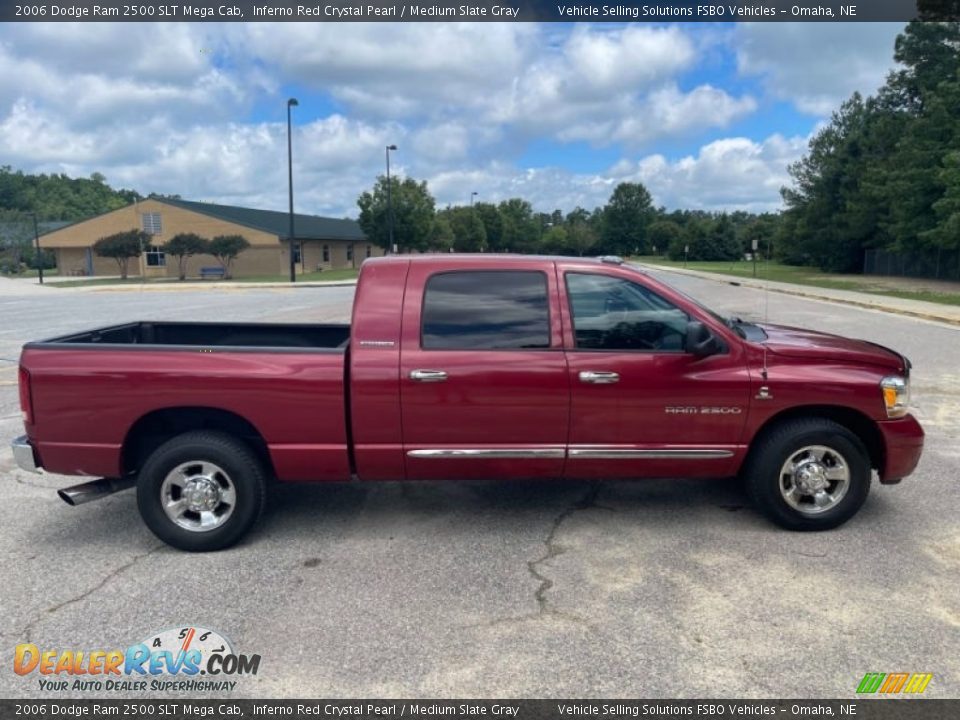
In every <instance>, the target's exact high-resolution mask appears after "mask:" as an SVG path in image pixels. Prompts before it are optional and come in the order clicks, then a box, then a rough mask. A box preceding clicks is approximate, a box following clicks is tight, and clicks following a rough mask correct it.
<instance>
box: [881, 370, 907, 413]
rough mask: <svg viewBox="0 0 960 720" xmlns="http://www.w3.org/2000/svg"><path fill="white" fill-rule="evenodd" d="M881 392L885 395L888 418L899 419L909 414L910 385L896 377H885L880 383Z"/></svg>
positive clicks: (884, 400)
mask: <svg viewBox="0 0 960 720" xmlns="http://www.w3.org/2000/svg"><path fill="white" fill-rule="evenodd" d="M880 391H881V392H882V393H883V404H884V407H886V409H887V417H891V418H898V417H903V416H904V415H906V414H907V410H908V409H909V406H910V383H908V382H907V381H906V380H904V379H903V378H902V377H898V376H895V375H894V376H891V377H885V378H884V379H883V380H881V381H880Z"/></svg>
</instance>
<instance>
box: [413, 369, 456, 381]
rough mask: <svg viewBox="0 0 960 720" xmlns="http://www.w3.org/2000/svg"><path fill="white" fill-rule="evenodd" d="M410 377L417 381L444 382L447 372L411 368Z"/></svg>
mask: <svg viewBox="0 0 960 720" xmlns="http://www.w3.org/2000/svg"><path fill="white" fill-rule="evenodd" d="M410 379H411V380H416V381H417V382H444V381H446V379H447V373H446V372H445V371H443V370H411V371H410Z"/></svg>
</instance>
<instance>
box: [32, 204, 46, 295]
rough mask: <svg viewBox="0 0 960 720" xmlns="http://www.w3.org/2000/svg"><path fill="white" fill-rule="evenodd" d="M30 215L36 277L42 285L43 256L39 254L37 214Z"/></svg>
mask: <svg viewBox="0 0 960 720" xmlns="http://www.w3.org/2000/svg"><path fill="white" fill-rule="evenodd" d="M30 214H31V215H32V216H33V242H34V245H35V246H36V258H37V260H36V262H37V276H38V277H39V278H40V284H41V285H43V254H42V253H41V252H40V230H39V229H38V228H37V214H36V213H30Z"/></svg>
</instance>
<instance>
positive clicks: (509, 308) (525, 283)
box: [421, 270, 550, 350]
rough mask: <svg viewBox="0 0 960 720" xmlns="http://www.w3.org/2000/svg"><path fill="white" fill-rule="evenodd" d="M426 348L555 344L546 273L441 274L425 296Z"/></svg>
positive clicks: (509, 347) (423, 332) (423, 339)
mask: <svg viewBox="0 0 960 720" xmlns="http://www.w3.org/2000/svg"><path fill="white" fill-rule="evenodd" d="M422 322H423V324H422V329H421V344H422V346H423V349H424V350H516V349H521V348H549V347H550V316H549V311H548V308H547V276H546V275H545V274H544V273H542V272H527V271H519V270H518V271H513V270H507V271H500V270H498V271H482V270H481V271H464V272H448V273H438V274H437V275H434V276H432V277H431V278H430V279H429V280H428V281H427V288H426V291H425V293H424V297H423V321H422Z"/></svg>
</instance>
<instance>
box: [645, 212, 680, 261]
mask: <svg viewBox="0 0 960 720" xmlns="http://www.w3.org/2000/svg"><path fill="white" fill-rule="evenodd" d="M681 232H682V230H681V229H680V226H679V225H677V223H675V222H674V221H672V220H657V221H656V222H653V223H650V226H649V227H648V228H647V241H648V242H649V243H650V252H652V253H655V254H657V255H660V254H663V253H665V252H667V251H668V250H669V249H670V246H671V244H673V243H674V242H676V241H678V240H679V238H680V235H681Z"/></svg>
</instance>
